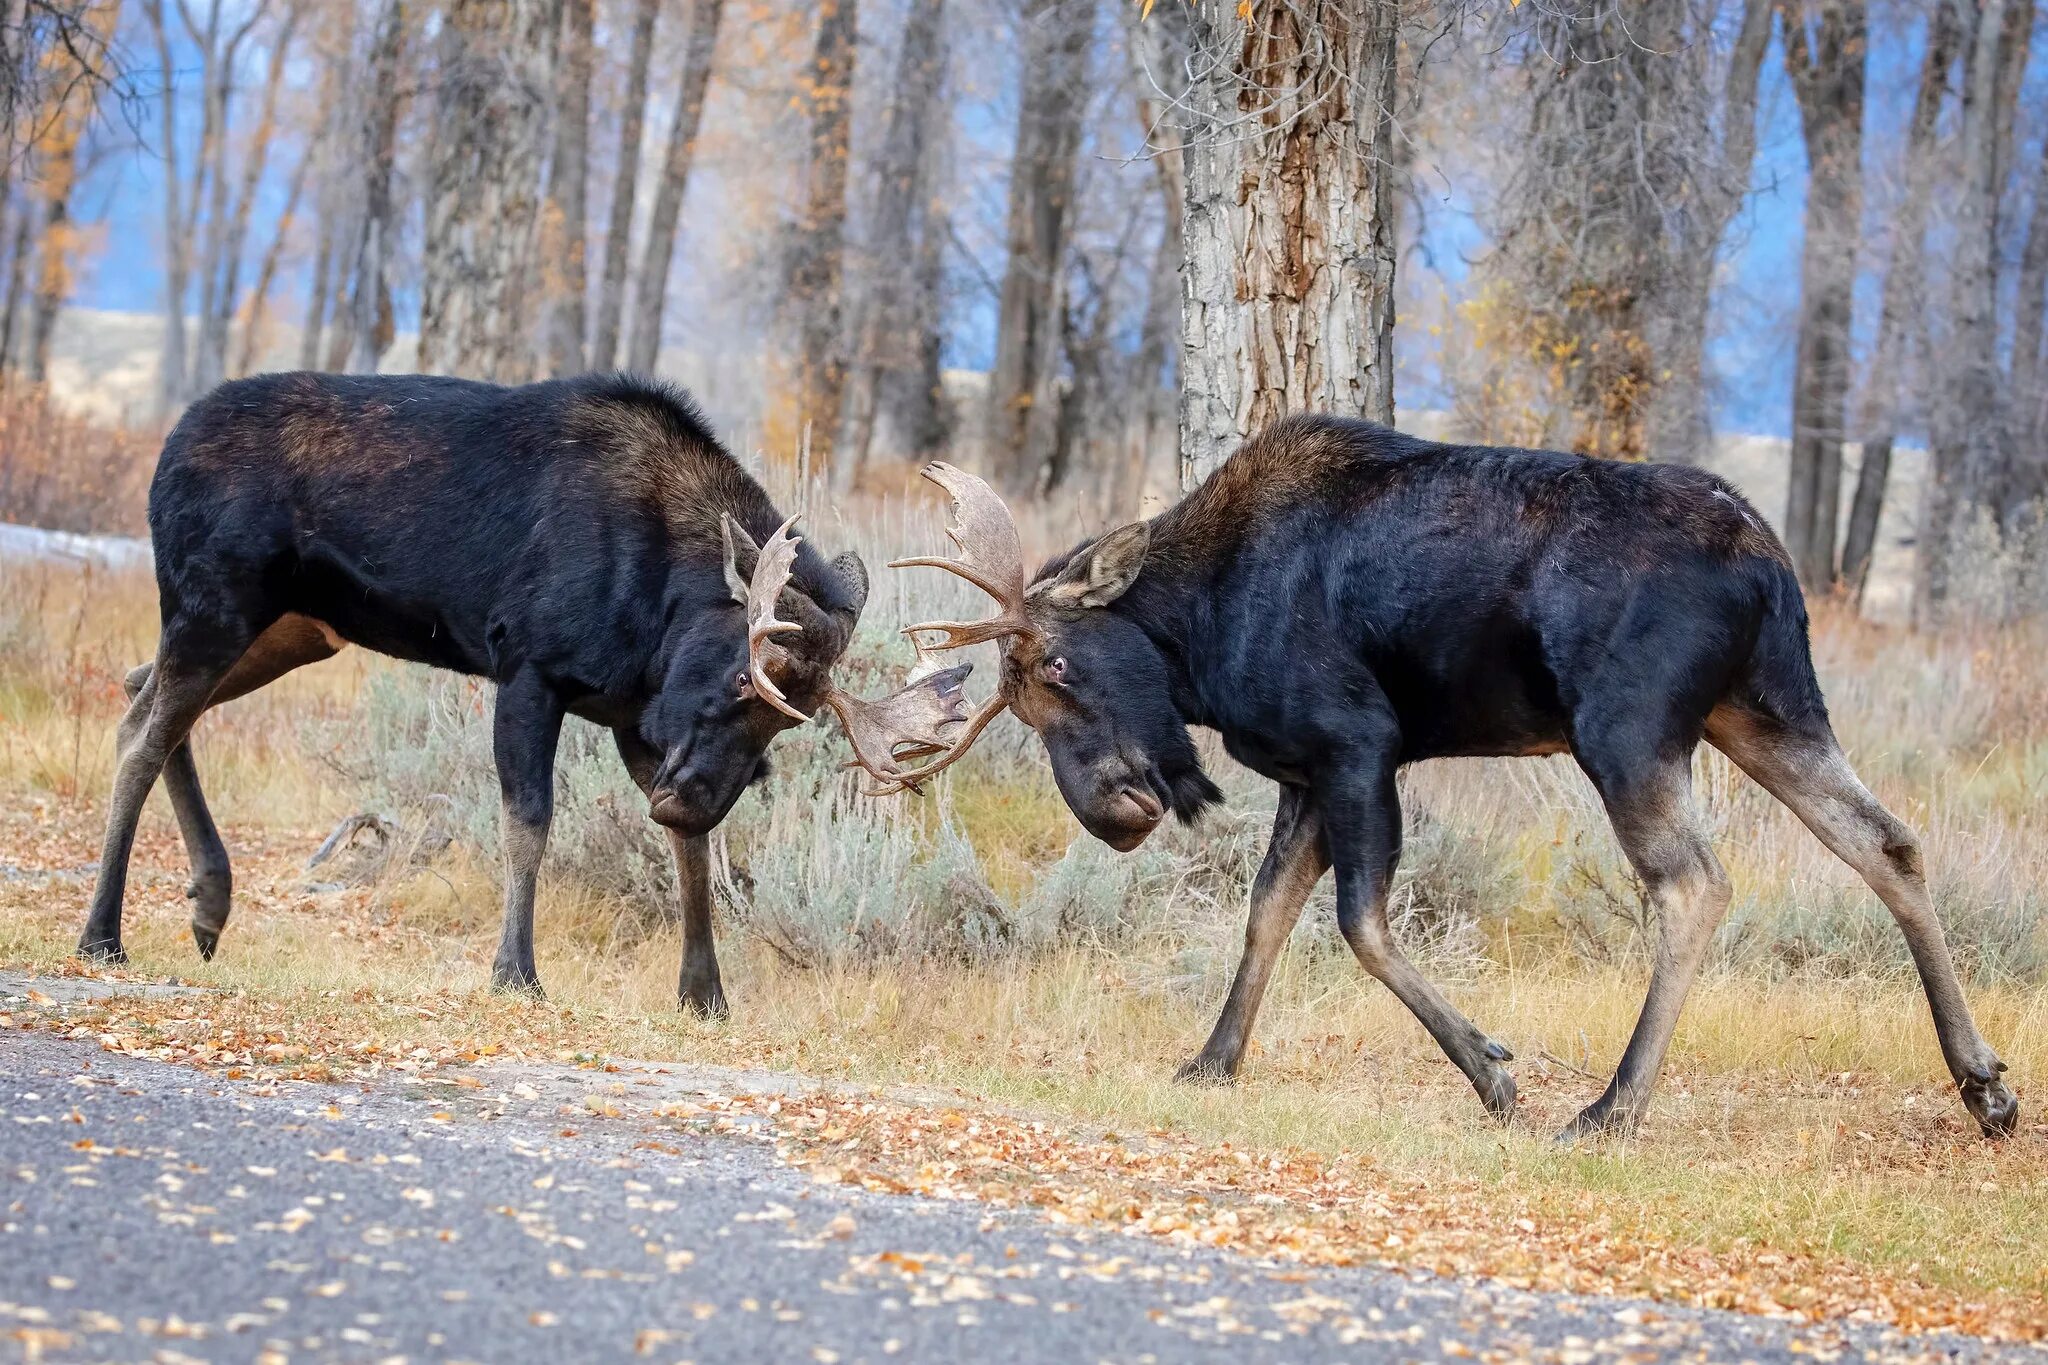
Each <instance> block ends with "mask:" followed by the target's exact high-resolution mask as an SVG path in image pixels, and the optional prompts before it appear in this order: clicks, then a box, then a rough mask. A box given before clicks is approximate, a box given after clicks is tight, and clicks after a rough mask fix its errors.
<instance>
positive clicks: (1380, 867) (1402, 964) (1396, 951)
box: [1323, 746, 1515, 1122]
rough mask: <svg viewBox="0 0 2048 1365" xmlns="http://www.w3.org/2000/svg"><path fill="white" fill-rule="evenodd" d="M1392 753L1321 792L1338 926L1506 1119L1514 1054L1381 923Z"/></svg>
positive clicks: (1396, 851) (1391, 845)
mask: <svg viewBox="0 0 2048 1365" xmlns="http://www.w3.org/2000/svg"><path fill="white" fill-rule="evenodd" d="M1391 754H1392V748H1391V746H1389V748H1388V749H1387V750H1386V751H1385V752H1383V753H1380V754H1375V755H1372V756H1370V757H1368V758H1367V759H1365V760H1364V761H1362V762H1359V763H1355V764H1353V765H1351V766H1350V768H1349V769H1348V770H1347V771H1344V772H1343V773H1342V774H1341V775H1340V776H1339V778H1338V780H1337V783H1336V784H1335V786H1334V788H1333V790H1331V791H1329V792H1328V793H1326V794H1325V796H1324V801H1323V807H1324V810H1325V812H1326V815H1325V819H1326V822H1327V826H1326V830H1325V834H1324V838H1325V839H1326V840H1327V841H1328V846H1329V851H1330V860H1331V861H1332V862H1333V863H1334V864H1335V865H1336V868H1337V927H1338V929H1339V930H1341V931H1342V932H1343V935H1344V940H1345V942H1347V943H1349V944H1350V945H1351V951H1352V953H1353V954H1355V955H1356V956H1357V958H1358V961H1359V964H1360V965H1361V966H1363V967H1364V968H1365V969H1366V970H1367V971H1368V972H1371V973H1372V974H1373V975H1374V976H1376V977H1378V978H1379V980H1380V981H1381V982H1382V983H1384V984H1385V986H1386V987H1387V989H1388V990H1390V991H1392V992H1393V993H1394V994H1395V995H1396V996H1397V997H1399V999H1400V1001H1401V1003H1402V1004H1404V1005H1406V1006H1407V1007H1408V1010H1409V1012H1410V1013H1411V1014H1413V1015H1414V1016H1415V1017H1416V1018H1417V1019H1418V1020H1420V1021H1421V1022H1422V1026H1423V1027H1424V1028H1426V1029H1428V1030H1429V1034H1430V1036H1431V1037H1432V1038H1434V1039H1436V1041H1437V1046H1439V1047H1441V1048H1442V1049H1443V1050H1444V1055H1445V1056H1447V1057H1449V1058H1450V1059H1451V1061H1452V1062H1454V1063H1455V1064H1456V1065H1457V1068H1458V1070H1460V1071H1462V1072H1464V1073H1465V1077H1466V1079H1467V1080H1469V1081H1471V1082H1472V1088H1473V1089H1474V1090H1476V1091H1477V1092H1478V1093H1479V1101H1480V1103H1482V1104H1484V1105H1485V1106H1486V1109H1487V1112H1488V1113H1490V1114H1492V1115H1493V1116H1494V1117H1495V1118H1496V1119H1499V1120H1501V1121H1502V1122H1506V1121H1507V1120H1508V1119H1510V1118H1512V1117H1513V1116H1514V1112H1515V1078H1514V1077H1513V1076H1510V1075H1509V1074H1508V1072H1507V1069H1506V1068H1505V1067H1503V1066H1502V1065H1501V1063H1502V1062H1511V1061H1513V1060H1514V1058H1515V1054H1514V1053H1512V1052H1510V1051H1508V1049H1507V1048H1506V1047H1504V1046H1502V1045H1501V1044H1500V1043H1497V1042H1495V1041H1494V1040H1493V1039H1491V1038H1489V1037H1487V1036H1486V1035H1485V1034H1484V1033H1481V1032H1480V1031H1479V1030H1478V1029H1477V1028H1475V1027H1474V1026H1473V1024H1472V1021H1471V1020H1469V1019H1467V1018H1466V1017H1465V1016H1464V1015H1463V1014H1460V1013H1459V1012H1458V1009H1457V1007H1456V1006H1454V1005H1453V1004H1451V1002H1450V1001H1449V1000H1446V999H1445V998H1444V996H1443V993H1442V992H1441V991H1439V990H1438V989H1437V988H1436V987H1435V986H1433V985H1431V984H1430V983H1429V981H1428V979H1427V978H1425V977H1424V976H1423V975H1422V973H1421V972H1419V971H1417V970H1416V969H1415V964H1414V963H1412V962H1410V961H1409V960H1408V958H1407V956H1406V954H1404V953H1402V951H1401V948H1400V945H1399V944H1397V943H1395V942H1394V935H1393V931H1392V929H1391V928H1390V927H1389V926H1388V924H1387V890H1388V887H1389V886H1390V885H1391V883H1392V881H1393V877H1394V867H1395V864H1396V863H1397V862H1399V860H1400V857H1401V800H1400V796H1399V794H1398V792H1397V791H1396V790H1395V787H1394V762H1393V759H1392V757H1391Z"/></svg>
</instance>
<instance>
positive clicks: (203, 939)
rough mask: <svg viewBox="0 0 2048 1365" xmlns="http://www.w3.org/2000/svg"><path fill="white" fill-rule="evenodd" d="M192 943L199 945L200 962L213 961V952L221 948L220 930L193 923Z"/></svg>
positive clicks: (196, 921) (194, 921)
mask: <svg viewBox="0 0 2048 1365" xmlns="http://www.w3.org/2000/svg"><path fill="white" fill-rule="evenodd" d="M192 941H193V942H194V943H196V944H198V945H199V960H200V961H201V962H211V961H213V950H214V949H216V948H218V947H220V930H219V929H217V928H212V927H210V926H208V925H204V924H201V923H200V922H199V921H198V920H193V921H192Z"/></svg>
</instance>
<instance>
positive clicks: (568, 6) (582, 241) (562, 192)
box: [541, 0, 596, 375]
mask: <svg viewBox="0 0 2048 1365" xmlns="http://www.w3.org/2000/svg"><path fill="white" fill-rule="evenodd" d="M561 3H562V37H561V50H560V61H561V70H560V73H559V79H558V80H557V82H556V87H555V88H556V90H557V92H558V107H557V108H556V111H555V154H554V157H553V159H552V161H551V163H550V165H549V167H548V203H547V209H546V215H547V216H546V220H545V222H544V224H543V228H542V231H543V236H544V243H543V247H542V251H541V263H542V266H543V267H544V268H545V269H546V270H547V271H548V286H549V287H548V318H547V347H548V371H549V373H551V374H557V375H565V374H578V373H581V372H582V370H583V369H584V368H585V366H584V363H583V332H584V327H585V324H586V318H585V312H586V308H585V303H586V300H587V297H588V295H589V292H590V280H589V275H588V272H587V271H586V269H585V268H584V253H585V252H586V251H587V250H588V248H589V236H590V230H589V215H588V211H587V205H588V202H589V195H590V62H591V52H590V47H591V32H592V27H593V25H594V23H595V16H594V11H595V9H596V4H595V0H561Z"/></svg>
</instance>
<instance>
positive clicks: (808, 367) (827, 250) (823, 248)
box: [786, 0, 859, 451]
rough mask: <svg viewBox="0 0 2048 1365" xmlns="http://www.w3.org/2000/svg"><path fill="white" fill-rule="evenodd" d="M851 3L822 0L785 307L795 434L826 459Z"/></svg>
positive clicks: (835, 346) (854, 14) (840, 363)
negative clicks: (792, 359)
mask: <svg viewBox="0 0 2048 1365" xmlns="http://www.w3.org/2000/svg"><path fill="white" fill-rule="evenodd" d="M858 21H859V13H858V9H857V6H856V3H855V0H821V2H820V4H819V5H818V35H817V45H816V48H815V49H814V51H813V53H812V56H811V69H810V78H809V81H808V82H807V89H806V98H807V101H808V103H809V106H810V114H811V133H810V155H809V157H808V158H807V159H806V161H805V163H804V197H803V208H802V217H801V218H800V219H799V220H798V222H797V224H796V231H795V233H794V235H793V237H792V240H791V243H790V253H789V288H788V291H787V296H786V304H787V306H788V308H789V310H790V319H791V322H792V323H793V326H794V331H795V334H796V337H795V339H796V376H795V397H796V421H797V429H798V430H799V431H801V432H809V433H810V439H811V440H812V441H814V442H817V443H819V444H821V445H823V447H824V448H825V449H826V450H827V451H829V450H830V449H831V439H832V433H833V432H834V430H835V429H836V428H837V426H838V423H839V405H840V401H841V396H842V394H843V392H844V386H845V383H846V350H845V338H844V337H843V335H842V329H841V315H842V307H841V302H840V290H841V285H842V275H843V258H844V255H845V241H846V177H847V151H848V147H849V143H850V138H851V133H852V114H853V109H852V94H853V61H854V43H855V38H856V36H857V35H858V32H859V22H858Z"/></svg>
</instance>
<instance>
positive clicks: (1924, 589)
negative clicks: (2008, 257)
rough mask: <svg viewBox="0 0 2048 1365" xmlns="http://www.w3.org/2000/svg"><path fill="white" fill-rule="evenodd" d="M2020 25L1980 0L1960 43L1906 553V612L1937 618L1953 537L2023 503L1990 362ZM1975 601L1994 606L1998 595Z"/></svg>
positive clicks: (1945, 593)
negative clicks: (1958, 106) (1917, 483)
mask: <svg viewBox="0 0 2048 1365" xmlns="http://www.w3.org/2000/svg"><path fill="white" fill-rule="evenodd" d="M2019 3H2020V4H2021V5H2022V6H2024V5H2025V0H2019ZM2025 7H2027V8H2031V7H2030V6H2025ZM2025 34H2026V29H2025V28H2024V27H2023V26H2022V25H2021V24H2020V23H2018V22H2016V21H2015V19H2014V16H2013V15H2012V14H2011V13H2010V12H2009V10H2008V0H1981V3H1980V4H1978V6H1977V7H1976V12H1975V14H1974V16H1972V23H1971V25H1970V28H1969V32H1968V36H1967V39H1966V41H1965V44H1964V52H1965V54H1966V57H1965V61H1964V67H1963V99H1962V130H1961V138H1960V146H1959V148H1958V151H1957V154H1956V157H1955V166H1956V183H1955V185H1954V188H1953V191H1952V193H1951V195H1950V200H1951V204H1952V209H1951V216H1952V219H1953V223H1954V231H1955V247H1954V250H1953V253H1952V255H1951V261H1950V266H1949V280H1950V284H1951V292H1952V299H1951V302H1950V309H1949V314H1950V316H1949V322H1950V330H1951V335H1950V336H1949V338H1948V340H1947V343H1946V345H1945V346H1944V347H1943V348H1942V349H1943V352H1944V355H1945V359H1946V364H1944V365H1943V366H1942V373H1941V376H1940V392H1939V393H1938V395H1936V398H1935V401H1933V402H1932V403H1931V404H1930V408H1931V410H1930V413H1929V426H1930V428H1931V434H1932V441H1931V443H1930V449H1929V469H1928V479H1927V483H1926V487H1925V490H1924V494H1923V501H1922V507H1921V526H1920V534H1919V544H1918V555H1917V559H1916V565H1915V570H1916V572H1915V584H1914V587H1915V591H1914V615H1915V617H1916V619H1917V620H1919V621H1920V622H1922V623H1923V624H1933V623H1938V622H1940V621H1941V620H1942V619H1944V617H1945V616H1946V615H1947V614H1948V613H1949V611H1950V609H1951V607H1952V606H1953V605H1954V604H1953V603H1952V601H1951V590H1952V587H1953V570H1954V567H1955V566H1954V556H1955V554H1956V552H1957V547H1958V541H1959V540H1960V539H1961V538H1962V537H1963V536H1964V535H1965V534H1966V533H1968V532H1971V531H1973V530H1974V529H1976V528H1978V527H1984V528H1986V529H1988V530H1989V531H1990V532H1991V533H1992V534H1993V535H1994V536H2002V535H2003V534H2005V533H2007V532H2009V531H2010V530H2012V528H2013V527H2012V523H2013V521H2014V519H2015V516H2016V514H2017V512H2018V511H2019V508H2020V505H2021V504H2020V490H2021V484H2020V481H2019V480H2018V479H2017V477H2016V468H2015V460H2014V455H2015V451H2014V442H2013V430H2012V423H2011V418H2012V411H2011V398H2012V394H2011V391H2010V385H2009V378H2008V376H2007V375H2006V373H2005V371H2004V370H2003V368H2002V367H2001V365H2000V363H1999V315H1998V302H1999V299H1998V296H1999V270H1998V264H1999V253H1998V240H1999V223H1998V218H1999V200H2000V197H2001V191H2002V189H2003V185H2002V183H2001V180H2000V176H1999V169H2000V167H1999V161H2000V157H2001V155H2002V154H2004V152H2005V150H2006V149H2007V148H2009V146H2010V144H2011V136H2012V134H2011V126H2010V125H2011V120H2012V118H2013V114H2014V109H2015V105H2016V100H2015V99H2013V98H2011V94H2012V92H2011V91H2010V90H2009V89H2008V88H2007V87H2008V85H2009V84H2011V83H2012V82H2013V81H2014V78H2015V75H2016V72H2017V70H2018V66H2017V62H2016V60H2015V58H2014V54H2013V51H2012V49H2013V46H2014V45H2015V44H2017V43H2024V42H2025ZM1975 605H1977V606H1978V607H1979V608H1980V609H1982V608H1990V609H1992V610H1994V611H1995V610H1996V604H1975Z"/></svg>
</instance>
